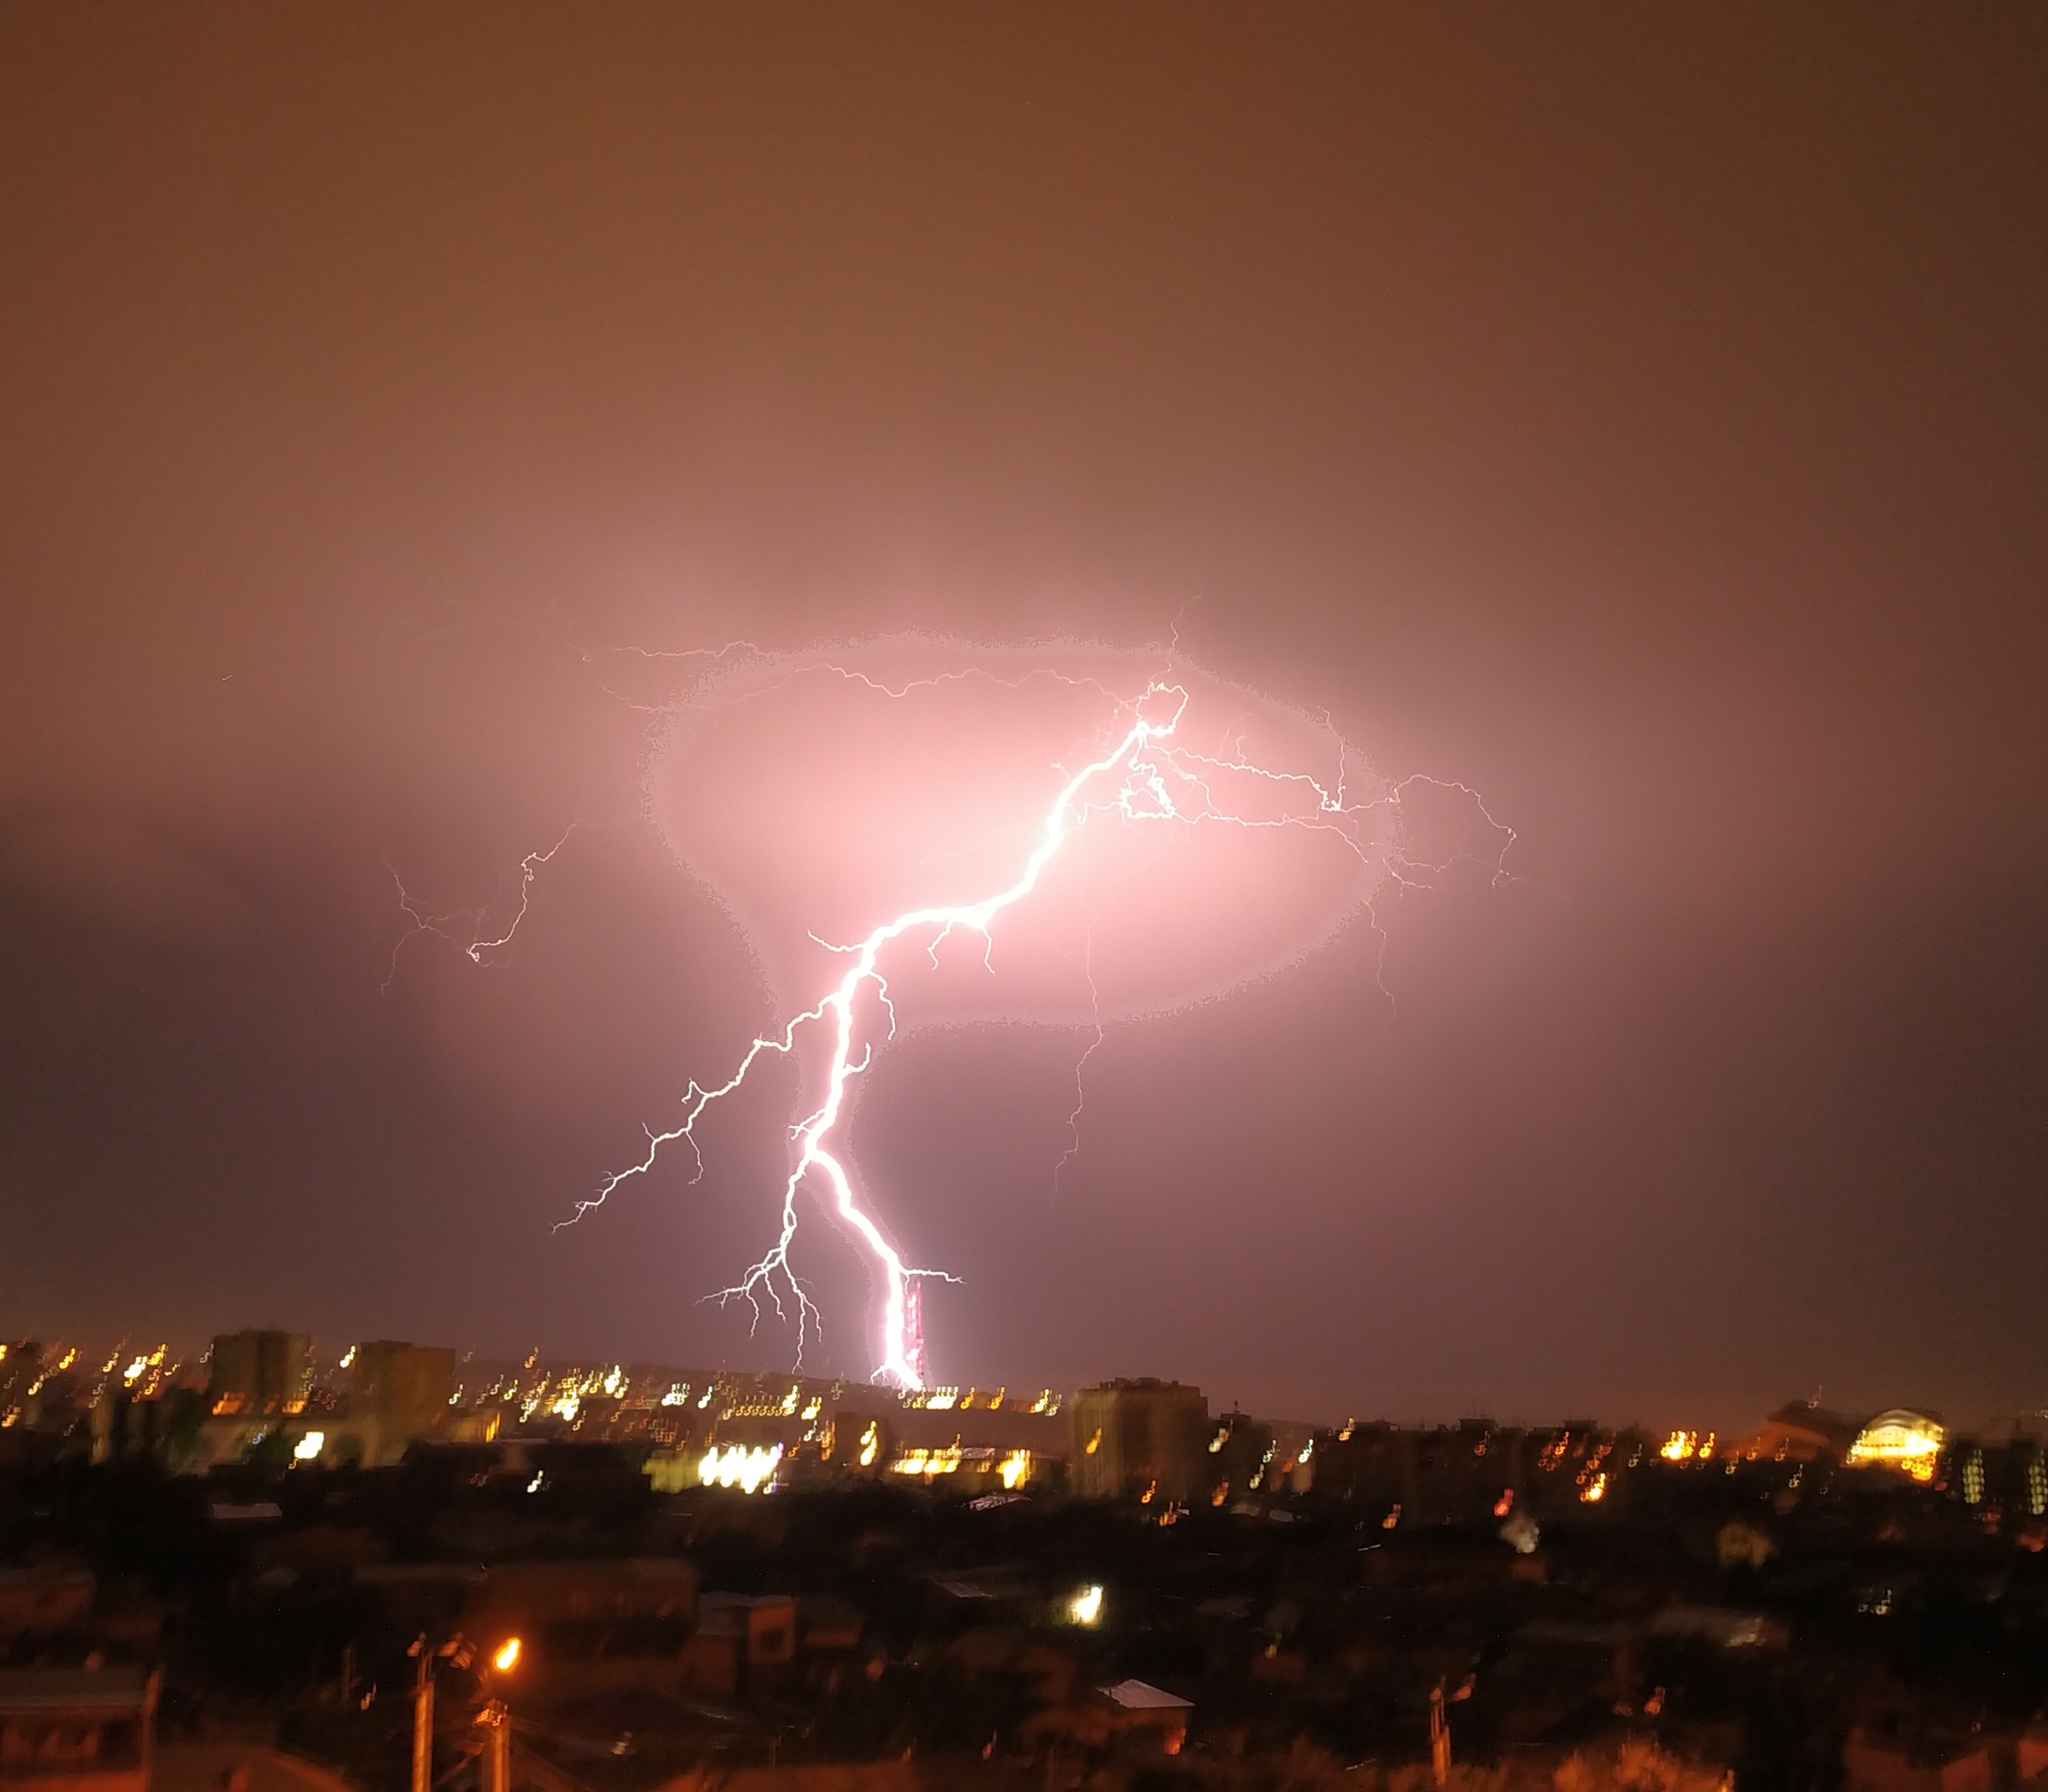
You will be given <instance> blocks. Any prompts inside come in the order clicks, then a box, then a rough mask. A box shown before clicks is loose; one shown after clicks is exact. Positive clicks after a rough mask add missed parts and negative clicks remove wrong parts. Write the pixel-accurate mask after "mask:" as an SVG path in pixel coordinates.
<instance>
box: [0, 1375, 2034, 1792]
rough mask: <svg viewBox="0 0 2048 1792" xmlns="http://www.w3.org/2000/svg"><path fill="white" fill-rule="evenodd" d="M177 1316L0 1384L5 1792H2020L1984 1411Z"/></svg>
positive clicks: (1995, 1492)
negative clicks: (897, 1390) (1383, 1407)
mask: <svg viewBox="0 0 2048 1792" xmlns="http://www.w3.org/2000/svg"><path fill="white" fill-rule="evenodd" d="M238 1348H240V1347H238ZM216 1357H217V1358H218V1359H219V1360H218V1361H217V1363H216V1364H215V1365H213V1366H212V1368H211V1371H210V1373H209V1376H208V1378H207V1379H205V1380H203V1381H199V1382H198V1383H197V1384H196V1385H185V1386H181V1385H180V1384H179V1382H178V1381H177V1379H176V1378H175V1377H174V1376H172V1375H171V1374H170V1373H169V1367H168V1359H166V1363H165V1364H162V1365H159V1369H161V1370H163V1373H161V1374H159V1373H158V1372H157V1371H156V1370H152V1369H151V1368H150V1367H149V1359H148V1358H147V1357H142V1358H136V1359H131V1360H130V1361H129V1362H127V1363H123V1364H120V1365H118V1366H117V1369H116V1371H113V1372H110V1374H117V1375H118V1378H119V1382H120V1385H119V1387H118V1388H111V1389H110V1388H108V1387H106V1386H102V1387H101V1388H100V1389H99V1390H98V1391H97V1393H95V1392H94V1391H93V1390H92V1389H90V1388H89V1387H83V1386H78V1387H73V1388H72V1389H71V1390H70V1392H69V1393H66V1392H65V1391H64V1390H63V1389H62V1388H61V1387H60V1388H59V1389H58V1390H57V1391H58V1393H59V1394H60V1396H61V1398H60V1399H58V1400H57V1401H55V1402H46V1401H45V1400H44V1395H45V1394H46V1393H48V1392H49V1391H50V1390H49V1389H48V1388H47V1387H44V1386H41V1385H39V1384H40V1383H42V1382H45V1381H47V1380H48V1379H49V1378H48V1377H46V1376H43V1375H42V1374H41V1372H40V1369H38V1372H37V1373H35V1374H24V1375H23V1376H22V1377H20V1378H19V1387H18V1388H17V1391H16V1394H15V1396H14V1398H15V1400H16V1407H17V1410H18V1412H20V1411H26V1408H27V1402H28V1401H29V1400H31V1399H33V1400H34V1401H35V1402H36V1403H37V1413H36V1418H35V1421H34V1422H33V1423H25V1422H24V1421H23V1419H22V1418H21V1417H17V1419H16V1421H15V1422H14V1423H13V1424H12V1425H10V1426H6V1427H0V1792H343V1788H345V1787H347V1786H355V1787H357V1788H360V1789H361V1792H402V1789H403V1788H406V1787H407V1786H408V1785H409V1784H410V1782H411V1776H412V1770H413V1761H414V1750H413V1743H414V1722H415V1715H416V1712H418V1711H419V1710H420V1709H422V1707H421V1705H420V1704H419V1702H418V1701H419V1689H420V1686H421V1683H422V1679H421V1661H422V1653H421V1647H420V1646H421V1644H422V1641H424V1656H425V1660H426V1661H427V1663H428V1666H429V1669H430V1674H429V1679H430V1681H431V1685H432V1688H433V1695H434V1696H433V1701H432V1713H431V1719H432V1721H431V1730H430V1734H429V1735H428V1737H427V1740H428V1742H429V1743H430V1745H431V1746H430V1748H429V1749H428V1751H427V1758H428V1766H429V1769H430V1775H431V1785H432V1786H434V1787H436V1788H454V1789H455V1792H492V1788H493V1786H494V1784H495V1783H496V1776H497V1775H498V1774H499V1772H500V1770H502V1775H503V1782H504V1785H505V1787H506V1789H507V1792H510V1789H511V1788H515V1787H516V1788H518V1789H519V1792H656V1789H657V1788H663V1789H666V1792H709V1789H710V1788H711V1787H713V1786H734V1787H737V1788H739V1789H740V1792H771V1789H772V1788H778V1787H787V1788H790V1789H791V1792H832V1789H835V1788H839V1789H844V1792H858V1789H861V1788H875V1789H876V1792H881V1789H882V1788H897V1789H900V1792H908V1789H909V1788H911V1787H913V1786H920V1785H921V1786H926V1787H941V1786H951V1785H956V1784H957V1785H962V1786H986V1787H989V1788H991V1789H993V1788H997V1787H1014V1788H1016V1792H1047V1789H1052V1792H1068V1789H1070V1788H1076V1787H1086V1788H1089V1789H1090V1792H1138V1789H1139V1788H1141V1787H1160V1788H1163V1787H1168V1786H1187V1787H1191V1788H1192V1787H1196V1786H1202V1787H1215V1788H1244V1789H1246V1792H1287V1789H1293V1788H1327V1792H1340V1789H1341V1792H1366V1789H1367V1788H1370V1789H1371V1792H1423V1788H1425V1787H1431V1786H1434V1785H1435V1784H1436V1783H1438V1780H1439V1777H1440V1776H1441V1779H1442V1782H1443V1783H1445V1784H1450V1785H1455V1786H1456V1787H1458V1788H1460V1789H1461V1792H1606V1789H1607V1788H1620V1787H1629V1788H1638V1789H1642V1792H1649V1789H1651V1788H1654V1789H1655V1792H1715V1789H1716V1788H1721V1787H1724V1786H1725V1785H1726V1784H1727V1783H1728V1781H1729V1779H1730V1777H1731V1776H1732V1778H1733V1781H1734V1784H1735V1785H1736V1786H1739V1787H1741V1788H1744V1792H1748V1789H1750V1788H1755V1789H1757V1792H1778V1789H1781V1788H1782V1789H1784V1792H1796V1789H1805V1788H1813V1789H1815V1792H2002V1789H2004V1788H2020V1787H2023V1786H2027V1785H2030V1784H2033V1783H2036V1782H2038V1783H2039V1784H2040V1786H2041V1788H2042V1792H2048V1725H2044V1723H2043V1721H2042V1713H2043V1708H2044V1705H2048V1467H2044V1462H2048V1459H2044V1456H2043V1452H2042V1448H2041V1444H2040V1442H2039V1440H2038V1439H2037V1438H2036V1437H2035V1436H2034V1435H2033V1434H2032V1433H2031V1431H2030V1430H2029V1428H2028V1427H2027V1426H2026V1425H2024V1424H2017V1423H2016V1424H2009V1425H2007V1426H2004V1427H2002V1428H1998V1429H1996V1430H1987V1431H1985V1432H1983V1433H1981V1434H1979V1435H1976V1436H1972V1437H1959V1436H1953V1435H1951V1434H1949V1433H1948V1432H1947V1431H1945V1430H1943V1429H1942V1427H1941V1426H1940V1424H1939V1422H1938V1420H1936V1419H1935V1418H1934V1417H1933V1416H1931V1415H1927V1414H1921V1413H1914V1412H1909V1411H1904V1410H1895V1411H1892V1412H1888V1413H1883V1414H1877V1415H1872V1416H1867V1417H1864V1418H1860V1419H1858V1418H1844V1417H1842V1416H1840V1415H1834V1414H1828V1413H1824V1412H1822V1411H1821V1410H1820V1409H1818V1408H1816V1407H1805V1406H1797V1405H1795V1406H1792V1407H1787V1408H1783V1409H1781V1410H1780V1411H1779V1412H1777V1413H1774V1414H1772V1415H1770V1416H1769V1417H1768V1418H1767V1419H1766V1420H1765V1422H1764V1423H1763V1424H1761V1425H1760V1426H1759V1427H1758V1429H1757V1430H1756V1432H1755V1433H1754V1434H1752V1435H1751V1436H1749V1437H1746V1438H1743V1439H1740V1440H1735V1441H1732V1442H1724V1441H1720V1440H1715V1439H1713V1438H1710V1437H1702V1436H1699V1435H1696V1434H1692V1433H1678V1434H1673V1435H1668V1436H1663V1437H1651V1436H1645V1435H1642V1434H1639V1433H1633V1432H1629V1431H1614V1430H1610V1429H1603V1428H1601V1427H1599V1426H1597V1425H1594V1424H1591V1423H1590V1422H1572V1423H1567V1424H1562V1425H1557V1426H1552V1427H1543V1428H1525V1427H1509V1426H1500V1425H1495V1424H1492V1423H1489V1422H1487V1421H1483V1420H1468V1421H1466V1422H1463V1423H1461V1424H1458V1425H1454V1426H1444V1427H1427V1428H1417V1427H1402V1426H1396V1425H1391V1424H1374V1423H1354V1424H1350V1425H1346V1426H1342V1427H1333V1428H1329V1429H1325V1430H1319V1431H1311V1430H1310V1428H1308V1427H1303V1426H1290V1425H1288V1424H1285V1423H1281V1422H1274V1421H1266V1420H1260V1419H1256V1418H1253V1417H1251V1416H1249V1415H1246V1414H1243V1413H1235V1412H1233V1413H1223V1414H1211V1413H1210V1412H1209V1411H1208V1408H1207V1405H1206V1402H1204V1400H1203V1399H1202V1396H1201V1395H1200V1393H1199V1391H1198V1390H1195V1389H1193V1388H1189V1387H1185V1386H1177V1385H1175V1384H1172V1383H1161V1382H1150V1381H1127V1382H1116V1383H1109V1384H1105V1385H1103V1386H1102V1387H1099V1388H1094V1389H1086V1390H1082V1391H1081V1392H1080V1393H1079V1394H1076V1395H1072V1396H1064V1397H1061V1396H1054V1395H1050V1394H1046V1393H1043V1392H1035V1393H1033V1394H1031V1395H1030V1396H1029V1397H1026V1398H1013V1397H1011V1396H1010V1395H1009V1394H1008V1393H1007V1391H1005V1390H977V1389H936V1390H930V1391H928V1392H927V1393H925V1394H921V1395H914V1396H900V1397H899V1396H893V1395H888V1394H885V1393H883V1392H881V1391H879V1390H876V1389H873V1388H866V1387H847V1386H842V1385H839V1384H831V1383H821V1382H807V1381H804V1380H802V1379H800V1378H799V1379H795V1380H792V1379H789V1378H776V1377H736V1376H703V1375H699V1376H690V1375H687V1374H685V1373H683V1372H680V1371H675V1372H671V1371H658V1372H657V1371H637V1370H629V1369H627V1368H624V1367H621V1366H618V1365H598V1366H595V1367H584V1368H576V1367H573V1366H559V1365H558V1366H554V1367H547V1366H543V1365H539V1364H535V1363H527V1364H523V1365H513V1366H509V1367H507V1366H499V1367H496V1368H487V1369H486V1370H484V1371H479V1370H478V1369H477V1367H476V1366H475V1365H473V1364H471V1363H468V1362H465V1361H461V1360H458V1359H454V1358H452V1356H451V1355H450V1354H448V1353H436V1352H431V1351H423V1350H419V1349H417V1348H415V1347H413V1346H410V1345H400V1344H390V1345H384V1346H378V1347H376V1348H374V1349H369V1348H366V1349H365V1350H362V1351H359V1352H357V1353H355V1360H354V1364H353V1365H352V1367H353V1368H354V1369H355V1370H356V1373H355V1374H354V1376H353V1378H352V1379H350V1380H346V1381H343V1380H339V1379H337V1378H334V1377H332V1376H330V1377H327V1378H323V1377H321V1376H318V1375H315V1376H314V1377H312V1378H311V1380H310V1381H309V1382H307V1383H305V1384H304V1388H303V1394H301V1393H300V1392H299V1391H297V1390H298V1389H299V1387H300V1385H301V1383H300V1380H299V1377H300V1368H299V1364H298V1360H297V1358H296V1356H295V1354H294V1347H292V1346H273V1347H271V1348H270V1352H269V1356H268V1358H267V1359H266V1357H265V1354H264V1348H263V1347H262V1346H261V1345H257V1346H253V1347H249V1348H247V1349H242V1353H241V1354H240V1355H239V1356H238V1355H236V1354H234V1352H221V1351H219V1350H218V1349H217V1351H216ZM46 1359H47V1360H61V1358H53V1357H51V1355H50V1353H41V1352H35V1351H33V1350H32V1349H24V1348H23V1347H20V1346H15V1347H11V1352H10V1358H9V1359H8V1360H9V1361H10V1362H13V1363H17V1364H30V1363H34V1364H37V1365H42V1364H44V1363H45V1361H46ZM138 1362H139V1363H140V1364H141V1365H142V1367H141V1368H139V1369H138V1368H137V1364H138ZM130 1371H134V1373H133V1374H131V1373H130ZM31 1385H38V1391H37V1392H36V1393H35V1394H34V1395H32V1396H31V1395H29V1394H27V1393H26V1392H25V1390H26V1389H27V1388H28V1387H30V1386H31ZM152 1387H154V1389H155V1391H154V1392H153V1393H152V1392H149V1391H148V1390H150V1389H151V1388H152ZM508 1390H509V1394H510V1397H509V1398H508V1397H507V1395H508ZM185 1396H189V1398H186V1397H185ZM66 1400H69V1401H70V1402H71V1403H72V1404H71V1406H70V1408H69V1411H70V1414H71V1417H70V1419H69V1420H68V1421H66V1420H65V1417H64V1413H65V1410H66V1408H65V1404H64V1403H65V1401H66ZM231 1400H239V1403H240V1405H241V1406H242V1407H244V1408H246V1407H250V1406H255V1407H269V1406H271V1404H272V1403H273V1402H274V1403H275V1410H272V1411H269V1412H267V1413H264V1412H258V1413H255V1414H252V1413H250V1412H248V1411H246V1410H243V1411H236V1412H231V1413H230V1412H215V1411H213V1410H211V1408H212V1407H214V1406H216V1405H219V1404H221V1403H222V1402H224V1401H231ZM294 1401H296V1402H299V1407H298V1410H296V1411H288V1410H286V1408H287V1406H288V1405H289V1404H290V1403H292V1402H294ZM486 1406H489V1407H493V1408H494V1409H495V1411H496V1414H497V1422H496V1423H494V1424H490V1425H486V1424H484V1423H482V1422H481V1420H480V1419H479V1417H478V1413H479V1410H480V1409H482V1408H485V1407H486ZM46 1409H47V1410H46ZM110 1414H111V1415H112V1416H111V1417H109V1416H108V1415H110ZM116 1419H118V1420H119V1423H118V1424H117V1423H115V1422H114V1421H115V1420H116ZM252 1419H256V1420H266V1421H267V1428H265V1427H264V1426H263V1425H258V1426H257V1427H256V1428H255V1429H254V1430H253V1431H252V1430H249V1429H241V1427H246V1426H248V1425H249V1423H250V1422H251V1420H252ZM231 1424H232V1425H233V1426H234V1427H238V1429H234V1430H230V1429H229V1427H230V1425H231ZM208 1427H211V1428H212V1434H213V1435H214V1436H216V1437H217V1438H223V1439H233V1438H240V1439H243V1440H244V1442H243V1443H242V1446H241V1449H240V1453H239V1455H238V1456H237V1457H236V1458H235V1459H233V1460H223V1459H220V1458H218V1457H215V1458H213V1459H211V1460H209V1459H207V1457H206V1455H205V1453H204V1452H203V1451H202V1450H201V1449H200V1448H199V1441H200V1440H202V1439H203V1436H204V1435H205V1434H206V1431H207V1428H208ZM373 1429H374V1430H375V1431H376V1432H377V1433H378V1435H377V1437H376V1438H375V1441H374V1442H372V1440H371V1438H370V1436H369V1433H370V1432H371V1431H372V1430H373ZM337 1437H353V1438H355V1439H357V1440H358V1445H357V1447H352V1448H349V1449H346V1450H339V1451H337V1450H336V1449H335V1448H334V1442H333V1440H335V1439H336V1438H337ZM175 1470H183V1471H184V1472H174V1471H175ZM493 1714H496V1715H498V1716H502V1717H503V1718H504V1720H505V1722H504V1725H503V1726H502V1727H499V1726H497V1725H495V1724H492V1723H482V1722H479V1719H480V1718H486V1717H491V1716H492V1715H493ZM500 1737H502V1738H503V1740H504V1742H505V1746H504V1747H503V1749H502V1750H500V1749H498V1748H497V1746H496V1743H495V1741H494V1740H493V1739H495V1738H500Z"/></svg>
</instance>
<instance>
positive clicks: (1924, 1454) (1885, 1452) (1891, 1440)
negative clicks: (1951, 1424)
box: [1849, 1410, 1948, 1481]
mask: <svg viewBox="0 0 2048 1792" xmlns="http://www.w3.org/2000/svg"><path fill="white" fill-rule="evenodd" d="M1947 1440H1948V1433H1947V1432H1946V1431H1945V1430H1944V1429H1943V1428H1942V1427H1941V1426H1940V1425H1938V1424H1936V1423H1935V1422H1934V1420H1932V1419H1930V1418H1928V1417H1926V1416H1925V1415H1924V1414H1922V1413H1917V1412H1905V1411H1900V1410H1894V1411H1892V1412H1882V1413H1879V1414H1878V1415H1877V1417H1876V1418H1874V1419H1872V1420H1871V1421H1870V1423H1869V1424H1868V1425H1866V1426H1864V1427H1863V1429H1862V1431H1861V1432H1860V1433H1858V1435H1857V1438H1856V1441H1855V1442H1854V1443H1853V1444H1851V1445H1850V1446H1849V1461H1850V1462H1851V1463H1852V1464H1853V1465H1855V1466H1856V1467H1859V1468H1864V1467H1878V1468H1896V1469H1903V1470H1904V1471H1905V1472H1906V1473H1907V1474H1909V1475H1911V1476H1912V1477H1913V1479H1914V1480H1916V1481H1931V1480H1933V1479H1934V1468H1935V1460H1936V1458H1937V1457H1939V1456H1940V1454H1941V1448H1942V1445H1943V1444H1944V1443H1945V1442H1947Z"/></svg>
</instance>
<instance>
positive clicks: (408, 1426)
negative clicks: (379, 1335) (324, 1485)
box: [349, 1338, 455, 1468]
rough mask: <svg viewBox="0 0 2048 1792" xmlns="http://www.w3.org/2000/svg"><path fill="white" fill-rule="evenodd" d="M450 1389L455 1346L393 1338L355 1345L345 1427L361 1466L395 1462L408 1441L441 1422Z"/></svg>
mask: <svg viewBox="0 0 2048 1792" xmlns="http://www.w3.org/2000/svg"><path fill="white" fill-rule="evenodd" d="M454 1393H455V1352H454V1351H452V1350H445V1349H433V1348H428V1347H423V1346H421V1345H418V1344H406V1343H401V1342H399V1341H397V1340H395V1339H389V1338H384V1339H379V1340H377V1341H376V1342H374V1343H370V1344H361V1345H358V1346H357V1347H356V1358H355V1384H354V1389H353V1392H352V1393H351V1395H350V1399H349V1429H350V1430H352V1431H353V1432H354V1433H355V1435H356V1436H357V1437H358V1438H359V1439H360V1440H361V1443H362V1449H363V1455H362V1460H363V1464H364V1466H365V1467H367V1468H376V1467H380V1466H382V1465H383V1464H385V1463H390V1462H396V1461H398V1460H399V1459H400V1458H401V1457H403V1456H404V1454H405V1452H406V1448H407V1446H408V1445H410V1444H413V1443H416V1442H418V1441H419V1440H420V1439H421V1438H427V1437H438V1436H440V1435H441V1433H442V1432H443V1431H444V1430H445V1429H446V1428H447V1425H448V1419H449V1405H450V1402H451V1400H452V1399H453V1397H454Z"/></svg>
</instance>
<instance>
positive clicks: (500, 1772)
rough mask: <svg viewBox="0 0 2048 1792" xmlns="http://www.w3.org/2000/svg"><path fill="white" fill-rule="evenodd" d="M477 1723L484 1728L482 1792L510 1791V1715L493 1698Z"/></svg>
mask: <svg viewBox="0 0 2048 1792" xmlns="http://www.w3.org/2000/svg"><path fill="white" fill-rule="evenodd" d="M477 1722H478V1723H480V1724H482V1725H483V1726H484V1792H512V1713H511V1712H510V1711H508V1710H507V1709H506V1708H505V1701H504V1700H503V1699H493V1700H491V1701H490V1703H489V1704H487V1705H486V1706H485V1707H484V1708H483V1710H482V1711H480V1712H479V1713H478V1714H477Z"/></svg>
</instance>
